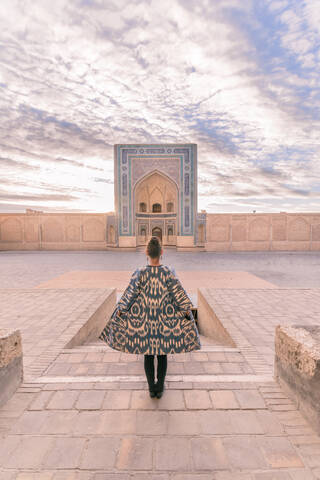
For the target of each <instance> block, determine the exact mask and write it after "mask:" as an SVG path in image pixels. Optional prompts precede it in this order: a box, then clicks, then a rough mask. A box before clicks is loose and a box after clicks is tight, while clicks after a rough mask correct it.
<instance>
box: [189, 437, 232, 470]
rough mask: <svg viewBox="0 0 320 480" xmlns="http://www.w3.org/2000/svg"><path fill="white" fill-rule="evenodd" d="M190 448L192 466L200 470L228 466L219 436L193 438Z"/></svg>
mask: <svg viewBox="0 0 320 480" xmlns="http://www.w3.org/2000/svg"><path fill="white" fill-rule="evenodd" d="M191 450H192V457H193V462H194V468H195V469H196V470H197V471H199V470H200V471H201V470H219V469H225V468H228V466H229V462H228V458H227V455H226V452H225V448H224V446H223V444H222V441H221V439H220V438H204V437H203V438H193V439H191Z"/></svg>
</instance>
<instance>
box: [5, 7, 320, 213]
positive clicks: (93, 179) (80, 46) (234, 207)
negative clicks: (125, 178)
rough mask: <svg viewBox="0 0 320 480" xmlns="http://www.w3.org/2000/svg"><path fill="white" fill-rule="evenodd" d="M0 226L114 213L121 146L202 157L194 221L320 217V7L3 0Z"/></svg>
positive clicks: (199, 160)
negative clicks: (171, 146)
mask: <svg viewBox="0 0 320 480" xmlns="http://www.w3.org/2000/svg"><path fill="white" fill-rule="evenodd" d="M0 26H1V28H0V92H1V96H0V105H1V124H0V126H1V136H0V145H1V147H0V148H1V150H0V212H19V211H20V212H24V211H25V209H26V208H35V209H41V210H45V211H75V212H76V211H88V212H93V211H96V212H109V211H113V210H114V193H113V182H114V174H113V145H114V144H115V143H184V142H186V143H197V144H198V210H199V211H200V210H201V209H206V210H207V211H208V212H212V213H213V212H217V213H221V212H252V210H256V211H257V212H279V211H283V210H285V211H288V212H290V211H292V212H294V211H301V212H303V211H305V212H306V211H308V212H312V211H319V209H320V155H319V152H320V48H319V46H320V9H319V3H318V1H317V0H308V1H303V0H270V1H267V0H252V1H251V0H245V1H242V0H180V1H178V0H161V1H158V0H156V1H153V0H152V1H151V0H149V1H147V0H143V1H138V0H130V1H129V0H126V1H124V0H113V1H112V0H55V1H49V0H2V1H1V2H0Z"/></svg>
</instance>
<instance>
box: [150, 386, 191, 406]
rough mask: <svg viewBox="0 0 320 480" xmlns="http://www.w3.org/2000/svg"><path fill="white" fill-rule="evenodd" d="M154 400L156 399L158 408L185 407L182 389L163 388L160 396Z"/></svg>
mask: <svg viewBox="0 0 320 480" xmlns="http://www.w3.org/2000/svg"><path fill="white" fill-rule="evenodd" d="M149 398H150V397H149ZM156 401H157V405H158V409H159V410H184V409H185V403H184V397H183V391H182V390H165V392H164V394H163V395H162V397H161V398H159V399H157V400H156Z"/></svg>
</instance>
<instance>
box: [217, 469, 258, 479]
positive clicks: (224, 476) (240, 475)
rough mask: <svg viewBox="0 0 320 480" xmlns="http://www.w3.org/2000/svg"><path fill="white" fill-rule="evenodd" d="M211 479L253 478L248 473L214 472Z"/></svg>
mask: <svg viewBox="0 0 320 480" xmlns="http://www.w3.org/2000/svg"><path fill="white" fill-rule="evenodd" d="M212 480H253V477H252V476H251V474H250V473H240V472H239V471H237V472H236V473H235V472H233V471H232V472H215V474H214V477H213V479H212Z"/></svg>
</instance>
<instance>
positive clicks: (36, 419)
mask: <svg viewBox="0 0 320 480" xmlns="http://www.w3.org/2000/svg"><path fill="white" fill-rule="evenodd" d="M49 417H50V412H48V411H44V410H42V411H39V412H38V411H25V412H24V413H23V414H22V415H21V417H20V418H18V419H17V421H16V422H15V423H14V425H13V426H12V428H11V430H10V433H26V434H32V433H38V432H39V431H40V429H41V427H42V426H43V425H45V424H46V423H47V421H48V419H49Z"/></svg>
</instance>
